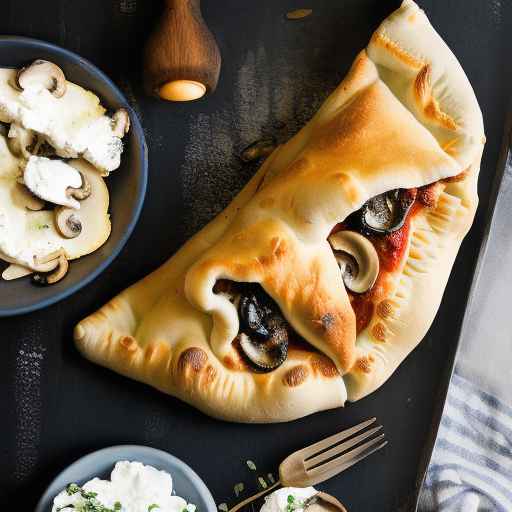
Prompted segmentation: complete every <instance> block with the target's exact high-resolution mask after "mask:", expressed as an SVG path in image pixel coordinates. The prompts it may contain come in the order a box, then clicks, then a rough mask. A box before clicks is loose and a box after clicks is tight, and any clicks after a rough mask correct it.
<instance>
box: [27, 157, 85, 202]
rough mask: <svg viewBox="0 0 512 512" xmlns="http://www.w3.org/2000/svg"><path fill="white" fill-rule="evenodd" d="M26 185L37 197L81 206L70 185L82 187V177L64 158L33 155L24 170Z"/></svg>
mask: <svg viewBox="0 0 512 512" xmlns="http://www.w3.org/2000/svg"><path fill="white" fill-rule="evenodd" d="M23 181H24V182H25V186H26V187H27V188H28V189H29V190H30V191H31V192H32V193H33V194H34V195H36V196H37V197H40V198H41V199H44V200H45V201H49V202H50V203H53V204H60V205H63V206H68V207H69V208H75V209H77V210H78V209H79V208H80V203H79V201H77V200H76V199H75V198H73V197H70V196H69V195H68V194H67V192H66V190H67V188H68V187H71V188H80V187H81V186H82V177H81V176H80V173H79V172H78V171H77V170H76V169H75V168H74V167H71V165H68V164H67V163H65V162H63V161H62V160H50V159H49V158H45V157H42V156H33V155H32V156H31V157H30V158H29V160H28V162H27V165H26V167H25V170H24V172H23Z"/></svg>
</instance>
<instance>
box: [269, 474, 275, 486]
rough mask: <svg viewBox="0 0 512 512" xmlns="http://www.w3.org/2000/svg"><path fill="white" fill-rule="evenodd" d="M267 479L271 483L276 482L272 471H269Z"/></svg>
mask: <svg viewBox="0 0 512 512" xmlns="http://www.w3.org/2000/svg"><path fill="white" fill-rule="evenodd" d="M267 480H268V481H269V482H270V483H271V484H275V483H276V479H275V478H274V475H273V474H272V473H269V474H268V475H267Z"/></svg>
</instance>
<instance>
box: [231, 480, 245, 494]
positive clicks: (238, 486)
mask: <svg viewBox="0 0 512 512" xmlns="http://www.w3.org/2000/svg"><path fill="white" fill-rule="evenodd" d="M233 489H234V491H235V496H236V497H237V498H238V496H240V493H242V492H244V489H245V485H244V484H243V482H240V483H238V484H236V485H235V487H234V488H233Z"/></svg>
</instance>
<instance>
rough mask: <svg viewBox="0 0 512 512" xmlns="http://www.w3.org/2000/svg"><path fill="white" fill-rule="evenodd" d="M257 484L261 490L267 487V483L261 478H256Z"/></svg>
mask: <svg viewBox="0 0 512 512" xmlns="http://www.w3.org/2000/svg"><path fill="white" fill-rule="evenodd" d="M258 483H259V484H260V486H261V488H262V489H266V488H267V487H268V484H267V482H265V479H264V478H263V477H262V476H259V477H258Z"/></svg>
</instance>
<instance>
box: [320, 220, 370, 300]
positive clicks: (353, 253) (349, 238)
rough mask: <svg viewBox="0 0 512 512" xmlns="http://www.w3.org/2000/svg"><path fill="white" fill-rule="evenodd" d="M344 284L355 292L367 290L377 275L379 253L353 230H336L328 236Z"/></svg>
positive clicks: (368, 241)
mask: <svg viewBox="0 0 512 512" xmlns="http://www.w3.org/2000/svg"><path fill="white" fill-rule="evenodd" d="M329 243H330V244H331V247H332V248H333V250H334V255H335V257H336V260H337V261H338V265H339V266H340V269H341V274H342V276H343V282H344V283H345V286H346V287H347V288H348V289H349V290H351V291H353V292H355V293H364V292H366V291H368V290H369V289H370V288H371V287H372V286H373V285H374V283H375V281H376V280H377V277H378V275H379V255H378V254H377V251H376V250H375V247H374V246H373V244H372V243H371V242H370V240H368V239H367V238H366V237H364V236H363V235H360V234H359V233H356V232H355V231H348V230H347V231H338V232H337V233H335V234H334V235H331V236H330V237H329Z"/></svg>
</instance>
